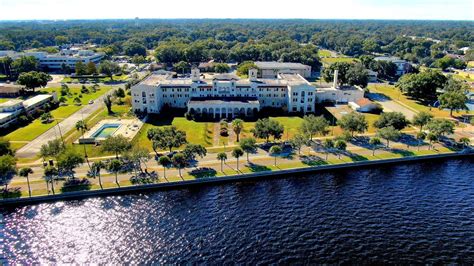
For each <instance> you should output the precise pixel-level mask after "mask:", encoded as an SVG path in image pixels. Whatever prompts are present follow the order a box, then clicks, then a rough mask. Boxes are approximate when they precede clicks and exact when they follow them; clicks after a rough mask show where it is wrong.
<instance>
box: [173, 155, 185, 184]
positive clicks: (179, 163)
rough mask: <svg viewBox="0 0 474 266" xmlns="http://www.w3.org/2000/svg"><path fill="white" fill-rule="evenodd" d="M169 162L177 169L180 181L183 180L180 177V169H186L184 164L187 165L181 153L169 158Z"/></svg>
mask: <svg viewBox="0 0 474 266" xmlns="http://www.w3.org/2000/svg"><path fill="white" fill-rule="evenodd" d="M171 162H172V163H173V165H174V166H175V167H176V168H178V172H179V177H181V179H183V180H184V178H183V176H182V175H181V169H182V168H184V167H186V163H187V160H186V156H184V154H182V153H176V154H175V155H173V157H172V158H171Z"/></svg>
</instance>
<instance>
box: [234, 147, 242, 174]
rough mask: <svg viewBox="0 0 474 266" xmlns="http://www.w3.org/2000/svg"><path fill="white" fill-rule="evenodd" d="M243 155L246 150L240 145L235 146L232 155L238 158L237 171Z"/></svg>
mask: <svg viewBox="0 0 474 266" xmlns="http://www.w3.org/2000/svg"><path fill="white" fill-rule="evenodd" d="M242 155H244V151H243V150H242V149H241V148H239V147H236V148H234V150H233V151H232V157H234V158H235V159H237V171H239V158H240V157H242Z"/></svg>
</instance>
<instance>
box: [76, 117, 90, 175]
mask: <svg viewBox="0 0 474 266" xmlns="http://www.w3.org/2000/svg"><path fill="white" fill-rule="evenodd" d="M76 130H77V131H79V132H81V135H82V138H84V132H85V131H86V130H87V124H86V122H84V120H79V121H77V122H76ZM82 147H84V158H86V162H87V165H88V166H89V169H91V165H90V163H89V159H88V156H87V149H86V144H85V143H83V144H82Z"/></svg>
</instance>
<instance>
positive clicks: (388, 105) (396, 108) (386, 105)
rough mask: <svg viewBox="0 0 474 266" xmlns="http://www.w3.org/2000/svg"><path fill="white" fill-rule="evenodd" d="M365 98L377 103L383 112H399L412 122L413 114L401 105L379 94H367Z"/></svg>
mask: <svg viewBox="0 0 474 266" xmlns="http://www.w3.org/2000/svg"><path fill="white" fill-rule="evenodd" d="M367 97H368V98H369V99H371V100H372V101H375V102H378V103H380V104H381V105H382V107H383V110H384V112H401V113H402V114H404V115H405V116H406V118H407V119H409V120H412V119H413V116H415V114H416V113H415V112H414V111H412V110H411V109H409V108H407V107H405V106H403V105H402V104H400V103H398V102H396V101H393V100H391V99H389V98H387V97H386V96H385V95H383V94H380V93H368V94H367Z"/></svg>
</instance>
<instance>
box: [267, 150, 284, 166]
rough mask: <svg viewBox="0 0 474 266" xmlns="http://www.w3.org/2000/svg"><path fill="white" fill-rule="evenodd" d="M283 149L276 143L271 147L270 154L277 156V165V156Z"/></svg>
mask: <svg viewBox="0 0 474 266" xmlns="http://www.w3.org/2000/svg"><path fill="white" fill-rule="evenodd" d="M281 151H282V149H281V147H280V146H279V145H274V146H272V147H271V148H270V154H271V155H272V156H273V157H274V158H275V166H276V165H277V156H278V154H280V153H281Z"/></svg>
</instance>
